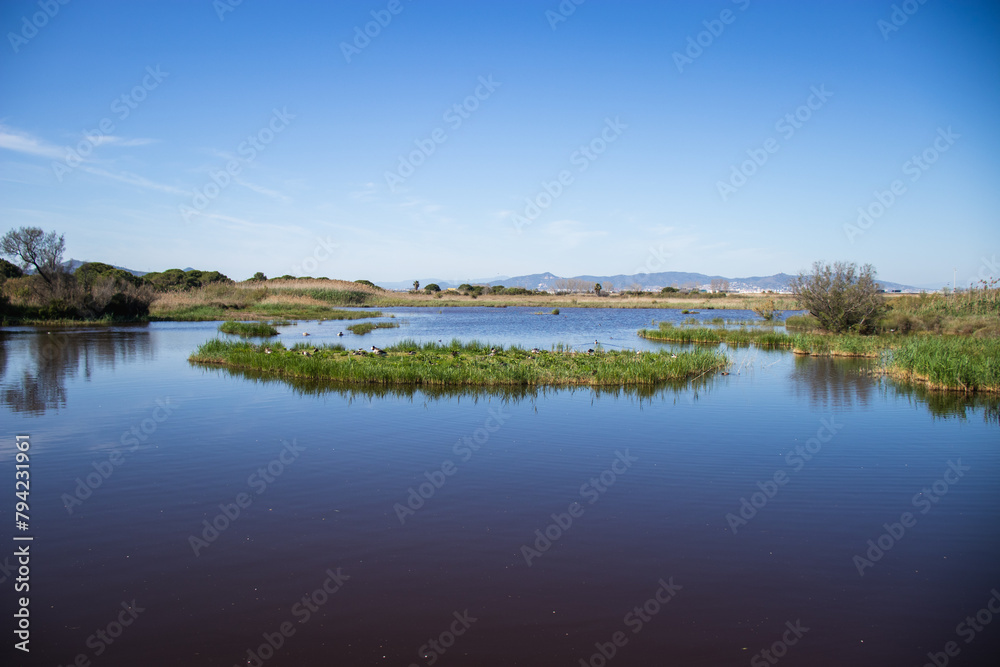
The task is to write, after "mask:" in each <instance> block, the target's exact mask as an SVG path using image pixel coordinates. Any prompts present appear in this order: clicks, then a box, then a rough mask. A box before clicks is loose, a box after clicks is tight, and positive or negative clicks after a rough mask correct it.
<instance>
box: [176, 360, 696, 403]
mask: <svg viewBox="0 0 1000 667" xmlns="http://www.w3.org/2000/svg"><path fill="white" fill-rule="evenodd" d="M191 365H192V366H195V367H198V368H202V369H204V371H205V372H206V373H213V374H226V375H231V376H233V377H238V378H243V379H245V380H249V381H251V382H253V383H259V384H262V385H267V384H273V383H277V384H284V385H287V386H289V387H291V388H292V389H293V390H294V391H295V393H296V394H297V395H299V396H322V395H324V394H332V395H335V396H341V397H344V398H347V399H349V400H351V399H355V398H363V399H366V400H371V399H375V398H387V397H392V398H413V397H414V396H419V397H420V398H421V399H430V400H438V399H444V398H453V397H457V398H460V397H466V396H468V397H472V398H475V399H478V398H500V399H501V400H503V401H514V402H519V401H521V400H524V399H532V400H533V399H537V398H540V397H544V396H546V395H549V394H553V393H556V392H563V393H573V392H585V393H586V394H588V395H592V396H593V397H594V398H595V399H598V398H601V397H611V398H620V397H631V398H633V399H662V398H664V397H666V396H668V395H673V396H675V397H676V396H679V395H681V394H682V393H683V394H684V395H685V396H686V397H688V398H692V397H693V398H694V399H697V397H698V392H699V391H706V390H709V389H710V388H711V387H712V385H713V384H714V381H715V378H714V377H710V376H703V377H700V378H696V379H693V380H674V381H669V382H663V383H661V384H657V385H637V386H627V387H589V386H587V387H574V386H561V387H529V386H523V385H522V386H497V387H464V386H462V387H440V386H433V385H353V384H352V385H347V384H344V383H338V382H332V381H329V380H320V379H315V378H290V377H277V376H274V375H269V374H267V373H261V372H259V371H253V370H246V369H241V368H219V367H216V366H208V365H204V364H197V363H194V362H192V363H191Z"/></svg>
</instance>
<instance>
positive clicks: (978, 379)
mask: <svg viewBox="0 0 1000 667" xmlns="http://www.w3.org/2000/svg"><path fill="white" fill-rule="evenodd" d="M639 335H640V336H641V337H643V338H648V339H650V340H662V341H669V342H676V343H705V344H714V345H717V344H719V343H726V344H728V345H731V346H742V345H750V344H753V345H756V346H758V347H762V348H791V349H792V351H793V352H794V353H795V354H800V355H813V356H832V357H868V358H877V359H879V360H880V362H879V367H878V372H879V373H881V374H884V375H887V376H889V377H892V378H895V379H900V380H908V381H917V382H923V383H926V384H927V385H928V387H930V388H933V389H949V390H956V391H964V392H976V391H990V392H998V391H1000V339H997V338H975V337H961V336H943V335H931V334H915V335H912V336H896V335H881V336H859V335H857V334H843V335H830V334H816V333H792V334H787V333H774V332H769V331H759V330H749V329H708V328H697V329H696V328H687V327H675V326H672V325H671V324H669V323H667V322H661V323H660V328H659V329H652V330H650V329H644V330H642V331H640V332H639Z"/></svg>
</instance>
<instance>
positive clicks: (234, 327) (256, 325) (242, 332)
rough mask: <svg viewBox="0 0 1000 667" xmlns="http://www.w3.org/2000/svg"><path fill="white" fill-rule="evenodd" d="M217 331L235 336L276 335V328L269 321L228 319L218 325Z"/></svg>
mask: <svg viewBox="0 0 1000 667" xmlns="http://www.w3.org/2000/svg"><path fill="white" fill-rule="evenodd" d="M219 331H221V332H222V333H227V334H235V335H237V336H247V337H249V336H262V337H265V338H267V337H270V336H277V335H278V330H277V329H275V328H274V327H273V326H272V325H271V324H270V323H269V322H236V321H233V320H229V321H228V322H223V323H222V324H220V325H219Z"/></svg>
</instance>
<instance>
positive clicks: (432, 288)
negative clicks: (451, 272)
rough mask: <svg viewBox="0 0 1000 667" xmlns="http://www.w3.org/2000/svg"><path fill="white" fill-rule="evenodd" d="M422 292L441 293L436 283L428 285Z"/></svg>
mask: <svg viewBox="0 0 1000 667" xmlns="http://www.w3.org/2000/svg"><path fill="white" fill-rule="evenodd" d="M424 291H425V292H440V291H441V287H440V286H439V285H438V284H437V283H431V284H430V285H428V286H427V287H425V288H424Z"/></svg>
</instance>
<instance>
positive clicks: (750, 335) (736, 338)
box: [639, 322, 793, 347]
mask: <svg viewBox="0 0 1000 667" xmlns="http://www.w3.org/2000/svg"><path fill="white" fill-rule="evenodd" d="M639 336H640V337H642V338H647V339H649V340H662V341H667V342H671V343H713V344H718V343H728V344H729V345H750V344H755V345H758V346H760V347H792V345H793V341H792V340H791V337H790V336H789V335H788V334H782V333H774V332H773V331H765V330H759V329H747V328H745V327H740V328H739V329H722V328H709V327H676V326H674V325H673V324H671V323H670V322H660V327H659V329H642V330H640V331H639Z"/></svg>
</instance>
